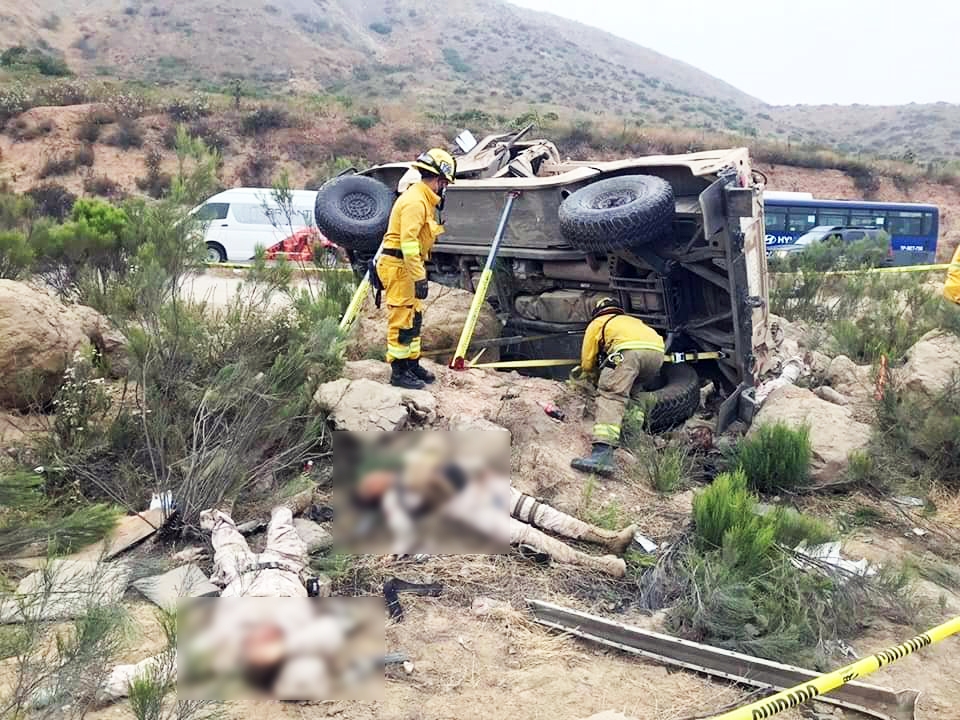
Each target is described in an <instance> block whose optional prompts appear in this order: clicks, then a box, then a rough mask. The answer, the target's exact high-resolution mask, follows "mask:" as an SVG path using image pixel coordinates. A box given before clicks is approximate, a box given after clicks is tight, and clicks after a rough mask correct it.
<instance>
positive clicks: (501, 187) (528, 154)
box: [316, 131, 769, 430]
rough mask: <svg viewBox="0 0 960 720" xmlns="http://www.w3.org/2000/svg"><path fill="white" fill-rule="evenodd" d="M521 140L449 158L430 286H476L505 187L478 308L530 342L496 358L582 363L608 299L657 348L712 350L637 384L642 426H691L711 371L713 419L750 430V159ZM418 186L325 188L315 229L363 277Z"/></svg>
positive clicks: (762, 325) (763, 323)
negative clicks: (715, 389) (511, 197)
mask: <svg viewBox="0 0 960 720" xmlns="http://www.w3.org/2000/svg"><path fill="white" fill-rule="evenodd" d="M525 132H526V131H521V133H518V134H515V135H493V136H489V137H487V138H485V139H484V140H483V141H481V142H480V143H476V144H475V146H474V147H472V148H470V149H469V151H468V152H466V153H464V154H461V155H459V156H458V157H457V182H456V184H455V185H453V186H451V187H450V188H449V189H448V190H447V196H446V200H445V203H444V209H443V222H444V226H445V228H446V233H445V234H444V235H441V237H440V238H439V240H438V242H437V244H436V245H435V246H434V248H433V252H432V254H431V257H430V259H429V262H428V263H427V270H428V274H429V278H430V280H432V281H433V282H437V283H441V284H444V285H449V286H454V287H459V288H463V289H466V290H469V291H471V292H473V291H474V289H475V285H476V283H477V281H478V278H479V273H480V271H481V269H482V268H483V265H484V262H485V260H486V256H487V253H488V251H489V249H490V246H491V241H492V238H493V236H494V233H495V231H496V228H497V225H498V222H499V218H500V215H501V212H502V210H503V207H504V204H505V201H506V199H507V196H508V194H509V193H511V192H516V193H518V196H517V198H516V200H515V202H514V206H513V210H512V212H511V214H510V217H509V222H508V224H507V227H506V235H505V238H504V240H503V243H502V245H501V248H500V251H499V252H498V255H497V261H496V265H495V273H494V284H493V287H492V288H491V290H490V293H489V298H488V301H489V302H490V303H491V304H492V305H493V307H494V308H495V309H496V310H497V312H498V313H499V315H500V318H501V320H502V321H503V323H504V329H503V337H505V338H514V337H521V336H522V337H524V338H530V337H537V338H539V339H538V340H536V341H535V342H523V343H516V344H514V345H506V346H504V347H503V348H502V351H501V355H502V357H504V359H510V358H516V359H541V358H575V357H579V353H580V343H581V340H582V334H577V332H578V331H582V330H583V329H584V328H585V327H586V325H587V323H588V321H589V319H590V312H591V309H592V308H593V305H594V303H595V302H596V300H598V299H599V298H601V297H604V296H609V295H613V296H616V297H618V298H619V300H620V301H621V302H622V303H623V306H624V307H625V308H626V309H627V312H628V313H629V314H631V315H634V316H636V317H638V318H640V319H642V320H643V321H644V322H646V323H647V324H648V325H650V326H651V327H654V328H656V329H657V330H658V331H659V332H660V333H661V334H662V335H663V336H664V337H666V338H667V352H668V353H674V352H698V353H704V352H720V353H722V355H723V356H722V357H721V358H720V359H719V360H713V361H702V362H697V363H695V364H694V363H677V364H666V365H665V366H664V371H663V373H662V377H661V379H660V380H659V381H658V384H657V386H656V387H654V388H644V389H646V390H654V391H655V393H656V395H657V406H656V407H655V408H654V410H653V411H652V412H651V413H650V418H651V423H652V425H653V426H654V428H653V429H655V430H658V429H664V428H667V427H670V426H673V425H676V424H679V423H681V422H683V421H684V420H686V419H687V418H688V417H690V416H691V415H692V414H693V413H694V412H695V411H696V409H697V407H698V404H699V398H700V394H699V388H700V385H701V382H703V381H705V379H706V378H708V377H709V378H711V379H712V380H713V381H714V382H715V383H716V384H718V386H719V387H720V388H721V389H722V390H723V393H722V394H723V396H724V397H726V398H727V401H726V402H725V403H724V405H723V406H722V408H721V410H720V418H719V424H720V425H721V426H725V425H726V424H728V423H729V422H730V421H731V420H733V419H735V418H736V417H737V416H740V417H741V418H742V419H744V420H746V421H749V420H750V419H751V416H752V403H751V401H750V398H751V396H752V393H751V391H750V388H752V387H753V386H754V385H755V384H756V382H757V381H758V378H759V376H760V375H761V374H762V373H763V372H765V371H766V370H767V369H768V368H767V365H768V363H769V359H768V355H769V352H768V294H767V270H766V253H765V246H764V220H763V204H762V189H763V187H762V181H761V179H760V178H759V176H758V175H757V174H755V173H754V172H753V171H752V169H751V167H750V158H749V155H748V152H747V150H746V149H731V150H715V151H709V152H699V153H693V154H688V155H667V156H652V157H643V158H634V159H628V160H617V161H611V162H599V161H598V162H590V161H585V162H572V161H564V160H562V159H561V158H560V154H559V152H558V150H557V148H556V146H555V145H554V144H553V143H551V142H549V141H546V140H534V141H524V140H522V139H521V138H522V135H523V134H524V133H525ZM416 179H417V175H416V171H415V170H411V168H410V165H409V163H390V164H385V165H379V166H376V167H372V168H370V169H368V170H365V171H364V172H362V173H350V174H344V175H341V176H339V177H337V178H334V179H333V180H331V181H329V182H328V183H326V184H325V185H324V186H323V187H322V188H321V189H320V191H319V193H318V195H317V201H316V222H317V226H318V228H319V229H320V230H321V231H322V232H323V233H324V234H325V235H326V236H327V237H328V238H329V239H330V240H332V241H333V242H335V243H338V244H339V245H341V246H343V247H345V248H346V249H347V251H348V254H349V256H350V259H351V262H352V263H353V264H354V267H355V269H357V270H358V271H362V270H363V269H365V266H366V261H367V260H368V259H369V258H370V257H372V256H373V255H374V254H375V253H376V251H377V248H378V247H379V245H380V242H381V240H382V237H383V234H384V232H385V230H386V223H387V219H388V216H389V213H390V209H391V206H392V204H393V202H394V200H395V199H396V197H397V196H398V194H399V193H400V192H402V190H404V189H405V188H406V187H407V186H408V185H409V184H410V183H411V182H413V181H415V180H416ZM543 336H547V337H543ZM550 372H553V373H556V372H558V371H557V370H556V369H553V370H550V369H544V370H542V371H541V374H544V373H550ZM559 372H560V373H563V374H565V373H566V372H568V370H566V369H563V370H560V371H559ZM638 390H639V388H638ZM721 429H722V428H721Z"/></svg>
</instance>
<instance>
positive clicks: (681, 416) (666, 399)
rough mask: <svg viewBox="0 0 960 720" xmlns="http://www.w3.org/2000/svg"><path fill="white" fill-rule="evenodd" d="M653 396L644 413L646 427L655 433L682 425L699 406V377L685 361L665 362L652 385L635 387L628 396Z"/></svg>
mask: <svg viewBox="0 0 960 720" xmlns="http://www.w3.org/2000/svg"><path fill="white" fill-rule="evenodd" d="M645 394H651V395H653V397H654V399H655V403H654V405H653V408H652V409H651V410H650V411H648V413H647V427H648V429H649V430H650V432H654V433H658V432H663V431H665V430H670V429H672V428H675V427H677V426H678V425H681V424H683V423H684V422H686V421H687V420H689V419H690V418H691V417H693V414H694V413H695V412H696V411H697V408H699V407H700V378H699V377H698V376H697V371H696V370H694V369H693V367H692V366H691V365H688V364H686V363H676V364H674V363H668V364H664V366H663V369H662V370H661V371H660V377H659V378H658V380H657V382H656V383H655V384H654V386H653V388H647V389H644V388H643V387H640V386H635V387H634V388H633V390H632V391H631V393H630V395H631V396H632V397H634V398H639V397H641V396H643V395H645Z"/></svg>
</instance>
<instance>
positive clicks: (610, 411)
mask: <svg viewBox="0 0 960 720" xmlns="http://www.w3.org/2000/svg"><path fill="white" fill-rule="evenodd" d="M664 349H665V348H664V341H663V338H662V337H660V335H658V334H657V332H656V331H655V330H653V329H652V328H650V327H649V326H647V325H646V324H645V323H644V322H643V321H642V320H638V319H637V318H635V317H631V316H630V315H627V314H626V313H625V312H624V310H623V307H621V305H620V303H619V302H617V301H616V300H614V299H613V298H603V299H602V300H600V301H599V302H598V303H597V305H596V307H595V308H594V311H593V319H592V320H591V321H590V324H589V325H587V330H586V333H585V335H584V338H583V349H582V350H581V353H580V369H581V371H582V372H583V373H584V374H592V373H594V371H595V370H599V371H600V378H599V381H598V383H597V412H596V421H595V423H594V426H593V452H592V453H591V454H590V457H586V458H577V459H575V460H573V462H571V463H570V464H571V465H572V466H573V468H574V469H576V470H581V471H583V472H589V473H595V474H598V475H606V476H609V475H612V474H613V471H614V463H613V451H614V449H615V448H617V447H619V445H620V430H621V425H622V423H623V415H624V413H625V411H626V409H627V402H628V400H629V398H630V391H631V389H632V388H633V386H634V384H635V383H636V382H638V381H639V382H641V383H646V382H649V381H651V380H653V379H654V378H655V377H656V376H657V373H659V372H660V367H661V366H662V365H663V354H664Z"/></svg>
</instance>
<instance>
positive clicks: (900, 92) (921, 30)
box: [509, 0, 960, 105]
mask: <svg viewBox="0 0 960 720" xmlns="http://www.w3.org/2000/svg"><path fill="white" fill-rule="evenodd" d="M509 1H510V2H512V3H513V4H515V5H521V6H523V7H528V8H532V9H534V10H543V11H547V12H552V13H555V14H557V15H562V16H563V17H567V18H570V19H573V20H577V21H579V22H582V23H585V24H587V25H593V26H594V27H598V28H601V29H603V30H607V31H608V32H612V33H614V34H616V35H619V36H620V37H623V38H626V39H628V40H632V41H634V42H636V43H638V44H640V45H644V46H646V47H648V48H650V49H652V50H656V51H657V52H660V53H663V54H664V55H668V56H670V57H673V58H676V59H678V60H683V61H684V62H687V63H689V64H690V65H693V66H695V67H697V68H700V69H701V70H704V71H706V72H708V73H710V74H711V75H714V76H716V77H718V78H720V79H722V80H725V81H727V82H728V83H730V84H731V85H734V86H736V87H738V88H739V89H741V90H743V91H744V92H747V93H749V94H750V95H753V96H755V97H758V98H760V99H761V100H764V101H766V102H768V103H773V104H776V105H791V104H797V103H804V104H805V103H840V104H851V103H862V104H871V105H884V104H900V103H909V102H918V103H922V102H939V101H945V102H952V103H960V3H958V2H956V0H872V1H871V0H792V1H785V0H751V1H750V2H745V1H744V0H632V1H631V0H509Z"/></svg>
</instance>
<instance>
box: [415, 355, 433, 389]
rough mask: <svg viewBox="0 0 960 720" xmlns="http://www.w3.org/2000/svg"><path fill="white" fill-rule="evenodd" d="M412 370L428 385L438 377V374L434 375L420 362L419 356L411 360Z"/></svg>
mask: <svg viewBox="0 0 960 720" xmlns="http://www.w3.org/2000/svg"><path fill="white" fill-rule="evenodd" d="M410 372H412V373H413V374H414V375H416V376H417V377H418V378H420V379H421V380H423V382H425V383H426V384H427V385H429V384H430V383H432V382H433V381H434V380H436V379H437V376H436V375H434V374H433V373H432V372H430V371H429V370H427V369H426V368H425V367H423V365H421V364H420V359H419V358H417V359H416V360H411V361H410Z"/></svg>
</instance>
